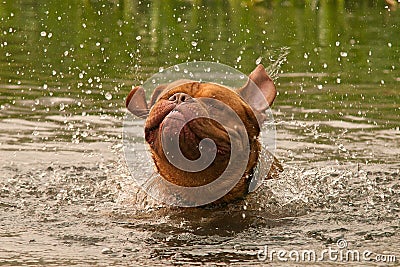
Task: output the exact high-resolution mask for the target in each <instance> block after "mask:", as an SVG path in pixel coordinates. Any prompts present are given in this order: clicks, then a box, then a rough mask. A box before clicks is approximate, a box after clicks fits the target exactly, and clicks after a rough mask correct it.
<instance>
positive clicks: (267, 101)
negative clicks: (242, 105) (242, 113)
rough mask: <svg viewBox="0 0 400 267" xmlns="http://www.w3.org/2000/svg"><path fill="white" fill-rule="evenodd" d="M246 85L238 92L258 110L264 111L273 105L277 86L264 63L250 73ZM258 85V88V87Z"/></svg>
mask: <svg viewBox="0 0 400 267" xmlns="http://www.w3.org/2000/svg"><path fill="white" fill-rule="evenodd" d="M249 78H250V79H249V80H248V81H247V83H246V85H245V86H243V87H242V88H240V89H238V90H237V93H238V94H239V95H240V96H241V97H242V98H243V99H244V100H245V101H246V102H247V103H248V104H249V105H250V106H251V107H252V108H253V109H255V110H256V111H258V112H264V111H265V110H266V109H267V108H268V107H270V106H271V105H272V103H273V102H274V99H275V96H276V88H275V85H274V82H273V81H272V79H271V78H270V77H269V76H268V74H267V72H266V71H265V68H264V66H263V65H261V64H260V65H258V66H257V67H256V68H255V69H254V70H253V72H252V73H251V74H250V75H249ZM257 87H258V88H257Z"/></svg>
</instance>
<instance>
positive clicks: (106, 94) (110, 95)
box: [104, 92, 112, 100]
mask: <svg viewBox="0 0 400 267" xmlns="http://www.w3.org/2000/svg"><path fill="white" fill-rule="evenodd" d="M104 97H105V98H106V99H107V100H111V99H112V94H111V93H110V92H107V93H105V95H104Z"/></svg>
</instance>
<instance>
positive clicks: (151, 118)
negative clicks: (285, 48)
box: [126, 65, 282, 204]
mask: <svg viewBox="0 0 400 267" xmlns="http://www.w3.org/2000/svg"><path fill="white" fill-rule="evenodd" d="M249 78H250V81H248V82H247V84H246V85H245V86H243V87H242V88H240V89H237V90H231V89H228V88H226V87H223V86H221V85H218V84H214V83H199V82H195V81H188V80H179V81H177V82H174V83H172V84H169V85H165V86H159V87H158V88H156V89H155V91H154V93H153V95H152V97H151V100H150V103H149V104H147V102H146V99H145V93H144V89H143V88H141V87H136V88H134V89H133V90H132V91H131V92H130V93H129V95H128V97H127V99H126V106H127V108H128V110H129V111H130V112H132V113H133V114H135V115H137V116H144V115H147V114H148V117H147V119H146V122H145V139H146V141H147V143H148V144H149V145H150V150H151V153H152V156H153V160H154V163H155V165H156V167H157V170H158V172H159V173H160V175H161V176H162V177H163V178H164V179H165V180H167V181H168V182H170V183H172V184H174V185H177V186H182V187H191V188H192V187H201V186H204V185H207V184H209V183H212V182H213V181H215V180H217V179H218V178H219V177H220V176H221V175H222V174H223V173H224V172H225V171H226V170H227V168H228V166H229V174H228V176H227V177H234V176H235V175H236V176H237V175H239V179H238V180H237V181H233V182H234V185H233V186H228V185H227V184H229V181H227V182H226V183H221V184H219V185H218V187H220V188H219V189H218V190H220V191H221V192H224V193H222V195H221V196H222V197H220V198H219V199H218V200H215V201H213V203H214V204H219V203H227V202H232V201H234V200H237V199H241V198H243V197H244V196H245V195H246V194H247V193H248V192H249V184H250V182H251V180H252V178H253V175H254V172H255V169H256V166H257V164H258V162H259V160H260V159H259V155H260V149H261V145H260V142H259V140H258V137H259V134H260V126H259V125H260V123H262V121H263V120H264V115H263V114H264V111H265V110H266V109H268V107H269V106H271V105H272V103H273V101H274V99H275V96H276V89H275V85H274V83H273V81H272V80H271V78H270V77H269V76H268V75H267V73H266V71H265V69H264V67H263V66H262V65H258V66H257V68H256V69H255V70H254V71H253V72H252V73H251V74H250V76H249ZM255 86H256V87H258V89H256V90H255ZM232 111H234V112H235V113H236V114H237V116H238V118H239V119H240V121H241V124H242V125H243V126H244V127H239V126H238V125H239V124H238V120H235V119H234V118H233V117H235V116H236V115H234V114H233V113H232ZM210 114H212V116H211V117H210ZM215 118H217V119H215ZM240 128H243V129H242V130H240ZM175 137H177V138H178V139H177V140H178V144H179V145H178V146H179V150H180V153H182V154H183V156H184V159H181V161H180V159H179V157H178V156H179V155H178V154H177V156H176V158H177V159H176V162H175V163H176V164H173V163H172V162H171V158H168V154H171V153H172V152H171V151H172V150H171V149H173V148H169V146H170V144H171V142H172V141H171V140H173V139H174V138H175ZM203 139H207V140H212V141H213V143H214V144H213V143H212V142H210V141H208V142H201V140H203ZM246 146H248V148H249V150H248V153H241V151H245V149H246ZM233 148H234V149H235V151H232V149H233ZM238 151H239V152H238ZM235 152H238V153H235ZM173 153H175V152H173ZM203 154H204V155H214V158H212V160H211V162H210V164H208V165H207V167H206V168H199V170H187V169H185V168H184V167H185V166H188V165H185V162H186V161H185V160H190V161H196V160H197V161H199V162H200V163H199V164H200V165H201V164H202V163H204V164H205V162H202V155H203ZM232 157H234V160H235V162H236V163H234V164H231V163H229V162H230V161H232ZM199 159H200V160H199ZM207 160H208V161H209V158H207V157H206V159H205V161H207ZM267 160H269V161H270V165H269V166H271V168H270V170H269V172H268V175H267V176H268V177H265V178H266V179H269V178H273V176H275V175H276V173H277V171H282V167H281V165H280V164H279V162H278V161H277V160H276V159H275V157H273V156H272V155H271V156H270V158H269V159H267ZM240 163H245V165H244V166H245V167H244V169H243V168H242V169H240V168H239V167H238V166H239V165H240ZM246 163H247V164H246ZM179 164H180V165H179ZM200 165H199V166H200ZM182 166H183V167H182ZM194 168H196V167H194ZM232 179H233V178H232ZM228 180H229V179H228ZM225 185H226V186H227V187H225ZM226 188H228V189H226ZM224 190H225V191H224ZM194 202H195V201H194Z"/></svg>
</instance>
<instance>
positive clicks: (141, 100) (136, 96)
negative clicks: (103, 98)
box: [125, 86, 149, 117]
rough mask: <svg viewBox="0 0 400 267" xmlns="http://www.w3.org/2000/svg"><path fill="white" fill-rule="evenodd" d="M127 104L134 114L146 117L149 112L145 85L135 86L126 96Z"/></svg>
mask: <svg viewBox="0 0 400 267" xmlns="http://www.w3.org/2000/svg"><path fill="white" fill-rule="evenodd" d="M125 105H126V108H127V109H128V110H129V111H130V112H131V113H132V114H134V115H136V116H138V117H145V116H147V115H148V114H149V108H148V106H147V102H146V94H145V93H144V89H143V87H140V86H136V87H135V88H133V89H132V91H130V93H129V94H128V96H127V97H126V102H125Z"/></svg>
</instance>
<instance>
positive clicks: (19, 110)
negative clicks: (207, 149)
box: [0, 0, 400, 266]
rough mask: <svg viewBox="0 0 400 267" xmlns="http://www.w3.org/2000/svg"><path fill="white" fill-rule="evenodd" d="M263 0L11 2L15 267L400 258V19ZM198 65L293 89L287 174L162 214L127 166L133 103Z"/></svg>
mask: <svg viewBox="0 0 400 267" xmlns="http://www.w3.org/2000/svg"><path fill="white" fill-rule="evenodd" d="M254 2H258V1H238V0H231V1H185V2H181V1H172V0H166V1H125V0H120V1H111V0H110V1H42V0H39V1H30V0H20V1H8V0H6V1H3V2H2V3H1V4H0V26H1V32H0V154H1V157H0V211H1V212H0V266H38V265H45V266H72V265H74V266H88V265H94V266H117V265H118V266H120V265H131V266H139V265H142V266H161V265H202V264H203V265H209V266H224V265H229V264H232V265H239V266H240V265H242V266H253V265H254V266H256V265H260V264H267V263H268V262H269V261H270V260H271V258H270V256H271V253H272V252H271V251H274V250H275V251H278V250H283V251H284V252H286V254H285V255H283V254H282V255H283V256H282V257H281V258H279V257H278V254H277V252H275V254H274V253H272V260H273V261H274V262H275V263H276V264H279V263H282V261H283V260H284V259H286V260H288V262H287V264H291V265H298V264H301V263H303V262H308V261H307V259H305V260H303V261H301V257H300V260H299V261H298V262H296V261H295V259H296V252H299V253H300V254H301V251H304V250H314V251H315V252H316V255H317V258H321V257H318V256H321V255H323V256H324V257H323V259H322V260H321V261H318V259H316V261H312V264H314V265H316V266H317V265H318V266H324V265H331V266H334V265H336V264H338V262H343V261H345V260H346V257H342V258H340V255H342V256H343V254H346V252H348V251H350V252H351V253H353V252H354V253H359V255H360V259H357V258H354V257H355V256H354V257H353V258H347V259H348V260H347V264H348V265H353V266H359V265H360V264H363V265H371V266H373V265H376V264H381V265H382V266H386V265H393V266H394V265H396V264H397V265H398V264H399V262H400V249H399V248H400V235H399V230H400V220H399V218H400V180H399V179H400V171H399V169H400V159H399V155H400V123H399V121H400V91H399V90H400V89H399V88H400V71H399V66H400V43H399V40H400V28H399V25H400V13H399V12H400V10H396V8H395V7H394V6H386V5H387V4H386V3H385V2H384V1H340V0H337V1H327V0H321V1H304V2H305V3H301V4H300V2H302V1H260V2H259V3H254ZM398 9H400V6H398ZM193 60H196V61H213V62H220V63H223V64H226V65H229V66H232V67H234V68H237V69H238V70H240V71H241V72H243V73H250V72H251V70H252V69H254V67H255V66H256V63H258V62H261V63H262V64H264V65H265V66H267V67H268V68H269V70H270V71H271V72H272V75H273V76H274V78H275V79H276V80H275V82H276V84H277V89H278V91H279V95H278V97H277V99H276V101H275V104H274V106H273V114H274V117H275V121H276V132H277V140H276V146H277V149H276V156H277V157H278V158H279V159H280V160H281V161H282V163H283V165H284V168H285V170H284V172H283V173H282V174H281V176H280V178H279V179H277V180H271V181H268V183H267V184H265V186H263V187H262V188H261V190H259V191H258V192H256V193H254V194H252V195H250V196H249V197H248V199H246V201H244V202H243V203H240V204H235V205H232V206H229V207H225V208H223V209H217V210H208V209H194V210H186V209H180V208H168V207H162V206H160V205H157V204H155V203H154V202H153V201H152V200H151V199H149V198H148V197H146V195H145V194H144V193H143V192H141V191H140V190H138V189H137V188H136V186H135V185H134V180H133V179H132V177H131V174H130V172H129V170H128V168H127V166H126V162H125V159H124V153H123V142H122V135H123V120H124V116H125V112H126V111H125V97H126V95H127V93H128V92H129V91H130V89H131V88H132V86H134V85H138V84H141V83H143V82H145V81H146V80H147V79H148V78H149V77H151V76H152V75H153V73H157V72H159V71H160V70H162V69H165V68H167V67H169V66H172V65H175V64H178V63H181V62H186V61H193ZM143 164H150V163H149V162H146V161H144V162H143ZM329 249H331V252H332V250H337V254H335V253H333V255H329V254H328V253H326V254H323V251H324V250H329ZM365 251H367V253H366V254H365V255H364V254H363V253H364V252H365ZM265 252H267V253H265ZM291 252H292V253H291ZM351 253H350V254H351ZM289 255H290V256H291V258H290V257H289ZM335 255H336V258H335ZM351 255H353V254H351ZM351 255H350V256H351ZM363 255H364V256H365V257H364V258H363ZM263 256H266V257H264V258H263ZM329 256H331V258H329ZM298 259H299V258H298Z"/></svg>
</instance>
